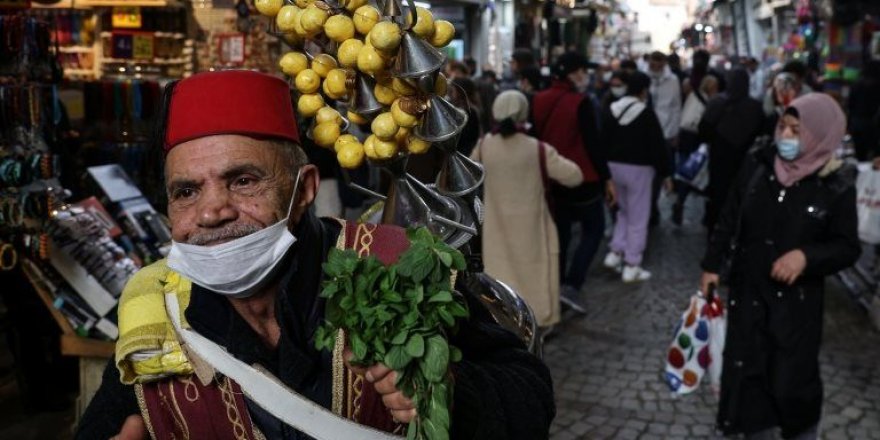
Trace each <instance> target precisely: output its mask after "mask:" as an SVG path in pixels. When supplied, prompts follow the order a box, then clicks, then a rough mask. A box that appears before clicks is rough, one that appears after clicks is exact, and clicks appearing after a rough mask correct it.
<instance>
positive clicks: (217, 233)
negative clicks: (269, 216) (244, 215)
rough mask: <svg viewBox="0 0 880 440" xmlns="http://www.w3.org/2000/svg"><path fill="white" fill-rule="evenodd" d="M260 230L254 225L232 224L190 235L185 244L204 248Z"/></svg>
mask: <svg viewBox="0 0 880 440" xmlns="http://www.w3.org/2000/svg"><path fill="white" fill-rule="evenodd" d="M261 229H263V228H261V227H259V226H256V225H249V224H237V223H233V224H230V225H227V226H224V227H223V228H221V229H217V230H214V231H205V232H199V233H195V234H193V235H190V237H189V240H187V243H189V244H194V245H198V246H204V245H207V244H210V243H216V242H219V241H224V240H232V239H236V238H241V237H244V236H246V235H250V234H253V233H254V232H257V231H259V230H261Z"/></svg>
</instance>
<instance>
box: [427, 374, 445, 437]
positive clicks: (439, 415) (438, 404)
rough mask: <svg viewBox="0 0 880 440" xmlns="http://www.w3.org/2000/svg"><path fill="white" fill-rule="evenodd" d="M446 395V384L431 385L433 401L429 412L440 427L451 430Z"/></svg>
mask: <svg viewBox="0 0 880 440" xmlns="http://www.w3.org/2000/svg"><path fill="white" fill-rule="evenodd" d="M446 397H447V396H446V386H444V385H442V384H438V385H435V386H433V387H431V403H430V404H429V405H428V414H429V415H430V416H431V421H432V422H434V424H436V425H437V427H438V428H442V429H444V430H449V425H450V420H449V406H448V405H447V403H446Z"/></svg>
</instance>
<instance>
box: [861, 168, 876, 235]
mask: <svg viewBox="0 0 880 440" xmlns="http://www.w3.org/2000/svg"><path fill="white" fill-rule="evenodd" d="M856 208H857V212H858V216H859V239H860V240H862V241H864V242H865V243H868V244H880V171H876V170H873V169H869V170H865V171H862V172H860V173H859V177H858V179H857V180H856Z"/></svg>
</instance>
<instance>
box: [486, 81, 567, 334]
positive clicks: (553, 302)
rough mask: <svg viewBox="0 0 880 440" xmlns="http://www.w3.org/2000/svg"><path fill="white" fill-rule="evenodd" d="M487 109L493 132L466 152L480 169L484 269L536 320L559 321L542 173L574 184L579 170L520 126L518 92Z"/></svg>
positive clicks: (522, 113) (553, 241) (553, 243)
mask: <svg viewBox="0 0 880 440" xmlns="http://www.w3.org/2000/svg"><path fill="white" fill-rule="evenodd" d="M492 115H493V117H494V118H495V120H496V121H497V123H498V126H499V128H498V130H497V133H490V134H488V135H486V137H484V138H483V140H482V142H480V143H479V144H478V145H477V147H476V148H474V151H473V153H471V158H472V159H474V160H477V161H479V162H482V164H483V166H484V167H485V170H486V181H485V184H484V191H485V192H484V195H485V201H484V203H485V220H484V222H483V232H482V234H481V237H482V240H483V262H484V266H485V270H486V273H487V274H489V275H492V276H493V277H495V278H497V279H499V280H501V281H503V282H505V283H507V284H509V285H510V286H511V287H513V288H514V290H516V291H517V292H518V293H519V294H520V295H521V296H522V298H523V299H524V300H525V301H526V303H527V304H528V305H529V307H531V308H532V311H534V313H535V318H536V319H537V321H538V325H540V326H542V327H549V326H552V325H554V324H556V323H557V322H559V242H558V238H557V234H556V225H555V224H554V223H553V218H552V217H551V216H550V209H549V208H548V206H547V202H546V199H545V196H544V187H545V182H544V178H543V177H542V174H544V173H546V176H547V178H549V179H551V180H554V181H556V182H557V183H559V184H561V185H564V186H566V187H574V186H577V185H580V184H581V183H582V182H583V180H584V176H583V173H581V171H580V167H578V165H577V164H575V163H574V162H572V161H570V160H568V159H566V158H564V157H562V156H561V155H559V154H558V153H557V152H556V149H555V148H553V147H552V146H551V145H547V144H545V143H541V142H539V141H538V140H537V139H535V138H533V137H531V136H528V135H526V134H525V133H524V132H523V131H524V123H525V122H526V119H527V118H528V116H529V104H528V100H527V99H526V97H525V95H523V94H522V93H521V92H519V91H515V90H509V91H506V92H503V93H501V94H500V95H498V97H497V98H496V99H495V103H494V104H493V105H492ZM542 151H543V153H542ZM542 154H543V160H541V156H542ZM542 162H543V163H544V169H545V171H544V172H542V170H541V163H542Z"/></svg>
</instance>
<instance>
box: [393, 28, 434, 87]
mask: <svg viewBox="0 0 880 440" xmlns="http://www.w3.org/2000/svg"><path fill="white" fill-rule="evenodd" d="M398 50H399V51H398V53H397V58H396V59H395V60H394V66H393V67H392V68H391V74H392V75H394V76H397V77H401V78H418V77H421V76H424V75H428V74H431V73H434V72H436V71H438V70H440V68H441V67H443V64H444V63H445V62H446V55H445V54H444V53H443V52H440V51H439V50H437V48H436V47H434V46H431V44H430V43H428V42H427V41H425V40H424V39H422V38H421V37H419V36H418V35H416V34H415V33H413V31H406V32H404V33H403V36H402V37H401V39H400V49H398Z"/></svg>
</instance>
